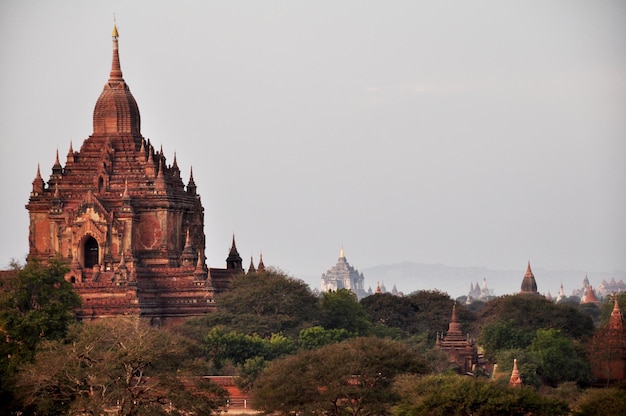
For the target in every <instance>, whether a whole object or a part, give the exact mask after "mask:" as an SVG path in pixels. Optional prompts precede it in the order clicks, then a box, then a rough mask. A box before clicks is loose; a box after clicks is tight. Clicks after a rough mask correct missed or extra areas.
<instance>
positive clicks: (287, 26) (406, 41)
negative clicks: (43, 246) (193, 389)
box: [0, 0, 626, 294]
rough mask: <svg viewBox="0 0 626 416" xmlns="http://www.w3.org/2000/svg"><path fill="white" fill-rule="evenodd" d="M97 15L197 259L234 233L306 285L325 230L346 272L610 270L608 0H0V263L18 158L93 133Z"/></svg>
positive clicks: (244, 249)
mask: <svg viewBox="0 0 626 416" xmlns="http://www.w3.org/2000/svg"><path fill="white" fill-rule="evenodd" d="M114 13H115V14H116V18H117V24H118V28H119V33H120V39H119V42H120V57H121V64H122V70H123V73H124V78H125V80H126V81H127V83H128V84H129V85H130V88H131V91H132V93H133V95H134V97H135V99H136V100H137V103H138V105H139V109H140V111H141V118H142V134H143V136H144V137H147V138H150V139H151V141H152V143H153V144H155V145H156V146H157V148H158V147H159V146H160V145H162V146H163V150H164V152H165V154H166V156H167V158H168V161H169V163H171V162H172V160H173V155H174V152H176V154H177V162H178V164H179V166H180V167H181V169H182V171H183V177H184V178H185V181H186V179H187V178H188V172H189V169H190V167H191V166H193V171H194V179H195V181H196V184H197V186H198V192H199V193H200V194H201V196H202V201H203V204H204V207H205V231H206V237H207V238H206V241H207V259H208V262H209V264H210V265H211V266H213V267H224V265H225V258H226V256H227V254H228V248H229V246H230V240H231V236H232V234H233V233H235V235H236V239H237V245H238V248H239V251H240V253H241V255H242V257H243V258H244V264H245V265H246V266H247V265H248V263H249V259H250V255H254V257H255V260H258V254H259V252H260V251H262V252H263V257H264V260H265V263H266V265H275V266H277V267H280V268H281V269H283V270H285V271H287V272H289V273H291V274H292V275H294V276H296V277H303V278H307V276H308V277H310V276H313V278H312V280H313V281H314V282H318V281H319V280H318V278H319V276H321V274H322V273H323V272H325V271H326V270H327V269H328V268H330V267H331V266H332V265H333V264H335V262H336V260H337V257H338V255H339V250H340V248H341V246H342V245H343V246H344V247H345V251H346V256H347V257H348V260H349V262H350V263H351V264H352V265H354V266H355V267H357V268H359V269H363V268H366V267H369V266H374V265H378V264H388V263H395V262H401V261H415V262H424V263H443V264H446V265H449V266H487V267H489V268H504V269H512V270H517V269H519V270H520V279H521V276H523V272H524V270H525V267H526V262H527V261H528V260H530V261H531V262H532V264H533V266H535V267H540V268H545V269H566V270H586V271H589V273H590V279H591V280H592V283H593V273H592V272H593V271H606V272H611V271H614V270H626V3H624V2H623V1H573V0H564V1H526V0H525V1H507V2H503V1H452V2H451V1H416V0H410V1H375V2H370V1H310V2H296V1H284V2H276V1H272V2H262V1H249V2H234V1H220V2H214V1H197V2H190V1H187V2H185V1H182V2H172V1H99V2H95V1H89V2H87V1H54V2H52V1H23V0H10V1H7V0H4V1H2V3H0V52H1V53H0V154H1V155H2V163H0V175H1V177H2V180H1V181H0V193H1V194H0V195H1V202H0V214H1V216H0V235H1V236H2V237H1V241H0V266H1V267H5V266H6V265H8V263H9V261H10V259H11V258H16V259H20V260H21V259H23V258H24V257H25V255H26V254H27V252H28V215H27V211H26V209H25V208H24V205H25V204H26V203H27V202H28V196H29V192H30V190H31V188H32V185H31V183H32V181H33V179H34V177H35V173H36V171H37V164H38V163H41V172H42V175H43V176H44V180H48V178H49V175H50V173H51V168H52V165H53V163H54V158H55V151H56V150H57V148H58V150H59V154H60V159H61V163H62V164H63V165H64V164H65V160H66V155H67V152H68V149H69V145H70V141H71V142H72V143H73V146H74V149H75V150H78V149H79V148H80V145H81V144H82V142H83V140H84V139H86V138H87V137H88V136H89V135H90V134H91V133H92V112H93V108H94V105H95V103H96V99H97V98H98V96H99V94H100V92H101V91H102V87H103V85H104V83H105V81H106V80H107V79H108V74H109V70H110V63H111V29H112V25H113V14H114ZM307 280H309V279H308V278H307ZM366 280H367V276H366ZM581 280H582V277H581ZM520 281H521V280H520ZM597 283H599V282H596V284H597ZM559 284H560V282H554V287H551V286H550V287H546V290H547V289H550V290H551V291H552V293H553V294H554V293H556V291H557V288H558V285H559ZM367 285H375V282H367V281H366V286H367ZM468 285H469V282H468ZM498 285H499V283H498V282H489V286H490V288H493V289H495V290H496V291H497V292H499V294H502V290H499V287H498ZM318 286H319V284H318ZM432 286H433V287H434V286H436V282H433V285H432ZM514 286H515V287H517V286H519V282H515V283H514ZM543 286H544V287H545V286H547V285H545V284H544V285H543ZM420 288H421V287H415V288H400V289H404V290H405V291H411V290H416V289H420Z"/></svg>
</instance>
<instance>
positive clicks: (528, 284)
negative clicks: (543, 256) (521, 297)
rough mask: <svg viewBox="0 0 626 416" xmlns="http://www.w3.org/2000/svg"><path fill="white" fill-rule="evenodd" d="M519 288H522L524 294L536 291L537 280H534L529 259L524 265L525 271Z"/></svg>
mask: <svg viewBox="0 0 626 416" xmlns="http://www.w3.org/2000/svg"><path fill="white" fill-rule="evenodd" d="M521 289H522V291H521V293H525V294H536V293H537V281H536V280H535V276H534V275H533V271H532V269H531V268H530V260H529V261H528V266H527V267H526V273H525V274H524V279H523V280H522V288H521Z"/></svg>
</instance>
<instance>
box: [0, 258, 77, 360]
mask: <svg viewBox="0 0 626 416" xmlns="http://www.w3.org/2000/svg"><path fill="white" fill-rule="evenodd" d="M14 270H15V274H13V275H9V276H8V277H7V278H6V279H5V280H3V281H2V290H1V291H0V327H2V330H3V331H4V333H5V335H6V337H8V338H9V343H11V344H12V346H13V347H14V352H13V356H14V357H15V356H19V357H20V358H23V359H30V358H32V354H33V352H34V350H35V347H36V345H37V343H38V342H39V341H41V340H42V339H60V338H62V337H63V336H64V335H65V334H66V331H67V328H68V326H69V325H70V324H71V323H72V322H73V321H74V319H75V315H74V309H76V308H78V307H80V304H81V300H80V297H79V296H78V295H77V294H76V292H75V291H74V288H73V287H72V284H71V283H69V282H67V281H66V280H65V278H64V276H65V273H66V272H67V271H68V268H67V266H66V265H65V264H64V263H63V262H61V260H60V259H59V258H54V259H51V260H50V262H49V263H48V264H47V265H43V264H41V263H40V262H38V261H37V260H31V261H29V262H28V263H27V264H26V266H25V267H24V268H21V267H20V266H19V265H18V264H16V263H14Z"/></svg>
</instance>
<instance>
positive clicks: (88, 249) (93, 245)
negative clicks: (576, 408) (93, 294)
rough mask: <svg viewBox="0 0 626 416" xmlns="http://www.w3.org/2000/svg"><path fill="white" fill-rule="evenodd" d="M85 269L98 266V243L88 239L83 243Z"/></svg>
mask: <svg viewBox="0 0 626 416" xmlns="http://www.w3.org/2000/svg"><path fill="white" fill-rule="evenodd" d="M84 250H85V256H84V259H85V268H86V269H91V268H92V267H93V266H95V265H96V264H98V242H97V241H96V239H95V238H93V237H89V238H87V240H86V241H85V248H84Z"/></svg>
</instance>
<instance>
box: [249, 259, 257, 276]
mask: <svg viewBox="0 0 626 416" xmlns="http://www.w3.org/2000/svg"><path fill="white" fill-rule="evenodd" d="M254 272H256V269H255V268H254V258H253V257H252V256H250V267H248V273H254Z"/></svg>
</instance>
